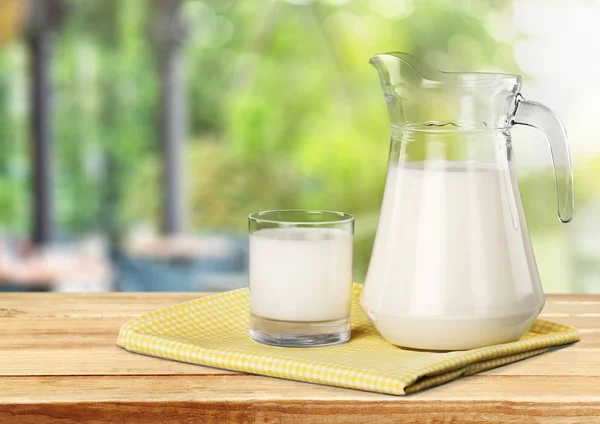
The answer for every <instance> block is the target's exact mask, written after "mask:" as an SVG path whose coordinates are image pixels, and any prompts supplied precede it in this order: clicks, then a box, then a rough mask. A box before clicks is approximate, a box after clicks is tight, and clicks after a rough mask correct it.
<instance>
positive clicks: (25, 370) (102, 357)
mask: <svg viewBox="0 0 600 424" xmlns="http://www.w3.org/2000/svg"><path fill="white" fill-rule="evenodd" d="M111 344H112V345H108V346H105V347H95V348H84V349H78V348H64V349H29V350H18V351H11V350H7V351H0V356H1V357H2V360H1V361H0V376H52V375H63V376H64V375H73V376H76V375H123V376H125V375H177V374H185V375H197V376H198V375H213V374H232V373H233V372H231V371H226V370H221V369H217V368H209V367H203V366H200V365H194V364H186V363H183V362H175V361H166V360H164V359H160V358H152V357H149V356H144V355H135V354H132V353H130V352H127V351H125V350H123V349H120V348H118V347H116V346H115V345H114V338H113V340H112V343H111ZM40 358H43V360H41V361H40Z"/></svg>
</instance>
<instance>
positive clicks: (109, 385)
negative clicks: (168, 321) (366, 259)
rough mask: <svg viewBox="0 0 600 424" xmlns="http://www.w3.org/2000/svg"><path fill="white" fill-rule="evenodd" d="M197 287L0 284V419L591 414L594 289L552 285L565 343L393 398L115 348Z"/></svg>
mask: <svg viewBox="0 0 600 424" xmlns="http://www.w3.org/2000/svg"><path fill="white" fill-rule="evenodd" d="M199 296H202V294H141V293H132V294H121V293H119V294H116V293H113V294H56V293H36V294H11V293H7V294H0V423H3V424H4V423H28V422H35V423H42V422H63V423H99V422H112V421H121V422H147V423H151V422H201V423H237V422H243V423H281V424H286V423H290V424H291V423H302V424H312V423H315V424H316V423H319V424H323V423H335V422H344V423H351V424H352V423H361V424H362V423H367V422H369V423H370V422H373V423H382V424H386V423H398V422H406V423H420V422H465V423H486V422H488V423H492V422H493V423H522V422H549V423H594V422H600V296H599V295H575V296H572V295H553V296H548V302H547V305H546V307H545V309H544V312H543V317H544V318H546V319H551V320H554V321H558V322H563V323H567V324H572V325H575V326H577V327H578V328H580V330H581V333H582V337H583V340H582V341H581V342H580V343H577V344H575V345H572V346H568V347H565V348H559V349H554V350H553V351H552V352H550V353H547V354H544V355H541V356H538V357H535V358H531V359H528V360H526V361H522V362H518V363H515V364H511V365H509V366H505V367H502V368H497V369H494V370H490V371H488V372H485V373H483V374H479V375H476V376H471V377H467V378H464V379H461V380H458V381H455V382H452V383H450V384H447V385H445V386H442V387H437V388H433V389H430V390H427V391H424V392H421V393H417V394H415V395H410V396H405V397H394V396H387V395H380V394H375V393H368V392H360V391H356V390H348V389H340V388H334V387H326V386H320V385H314V384H307V383H299V382H293V381H286V380H279V379H273V378H267V377H260V376H251V375H246V374H242V373H234V372H228V371H224V370H218V369H213V368H207V367H200V366H195V365H191V364H184V363H178V362H173V361H164V360H160V359H156V358H150V357H144V356H140V355H134V354H131V353H128V352H125V351H124V350H122V349H119V348H117V347H116V346H115V340H116V335H117V332H118V329H119V327H120V325H121V324H122V323H123V322H125V321H126V320H127V319H129V318H131V317H133V316H138V315H140V314H143V313H146V312H149V311H152V310H155V309H157V308H161V307H164V306H168V305H170V304H173V303H178V302H183V301H187V300H191V299H194V298H197V297H199Z"/></svg>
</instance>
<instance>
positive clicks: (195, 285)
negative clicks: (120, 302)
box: [111, 237, 248, 292]
mask: <svg viewBox="0 0 600 424" xmlns="http://www.w3.org/2000/svg"><path fill="white" fill-rule="evenodd" d="M227 240H228V242H230V243H231V248H230V251H231V254H230V255H227V256H224V257H206V258H203V257H199V258H193V259H158V258H157V259H151V258H136V257H132V256H130V255H128V254H126V253H124V252H122V251H120V250H118V249H113V250H112V252H111V261H112V264H113V270H114V272H115V287H116V289H117V290H119V291H127V292H129V291H146V292H195V291H206V290H207V287H208V281H209V280H210V279H211V278H214V277H215V276H218V275H220V274H224V275H227V274H236V275H242V274H246V273H247V269H248V240H247V238H246V237H227Z"/></svg>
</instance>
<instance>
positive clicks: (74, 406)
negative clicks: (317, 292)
mask: <svg viewBox="0 0 600 424" xmlns="http://www.w3.org/2000/svg"><path fill="white" fill-rule="evenodd" d="M0 387H4V388H5V389H4V390H3V395H2V397H1V398H0V400H1V402H0V404H1V405H2V406H0V422H3V423H12V422H19V423H22V422H35V420H38V421H37V422H39V420H40V419H41V420H44V421H45V422H54V421H60V420H63V421H61V422H73V423H74V422H79V423H94V422H101V421H100V420H102V421H103V422H106V421H135V422H168V421H171V420H179V421H186V422H187V421H189V422H192V420H198V422H202V423H216V422H245V423H255V422H261V423H265V422H270V423H302V424H310V423H315V424H316V423H334V422H345V423H357V424H358V423H365V422H377V423H383V424H385V423H397V422H455V421H458V420H460V422H470V423H475V422H478V423H481V422H496V423H497V422H512V423H517V422H532V421H534V420H535V419H536V418H539V419H543V420H544V422H557V423H558V422H570V423H571V422H573V423H584V422H586V423H590V422H596V421H598V419H599V417H600V379H599V378H597V377H573V378H570V379H566V380H565V379H563V378H552V377H509V376H504V377H490V376H474V377H471V378H468V379H463V380H459V381H456V382H453V383H452V384H451V385H446V386H442V387H438V388H434V389H430V390H427V391H425V392H421V393H419V394H418V395H411V396H405V397H394V396H387V395H380V394H375V393H368V392H360V391H356V390H347V389H339V388H333V387H325V386H319V385H314V384H305V383H298V382H292V381H285V380H279V379H273V378H263V377H255V376H246V375H227V376H212V377H204V378H202V379H198V378H194V377H190V376H172V377H168V378H167V377H161V378H160V379H157V378H153V377H131V378H129V379H128V380H127V384H126V385H125V384H123V380H122V379H119V378H115V377H42V378H33V377H32V378H0ZM24 419H25V420H30V421H24Z"/></svg>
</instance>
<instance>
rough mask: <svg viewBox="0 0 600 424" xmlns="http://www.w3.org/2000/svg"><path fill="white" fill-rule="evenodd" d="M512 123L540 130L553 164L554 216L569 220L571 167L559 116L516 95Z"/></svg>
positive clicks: (563, 129)
mask: <svg viewBox="0 0 600 424" xmlns="http://www.w3.org/2000/svg"><path fill="white" fill-rule="evenodd" d="M512 121H513V122H512V123H514V124H519V125H527V126H529V127H533V128H537V129H538V130H540V131H541V132H542V133H543V134H544V136H545V137H546V140H548V144H549V145H550V153H551V155H552V164H553V165H554V179H555V180H556V197H557V201H558V218H559V219H560V220H561V221H562V222H565V223H566V222H569V221H571V219H572V218H573V204H574V200H573V198H574V196H573V168H572V167H571V156H570V154H569V146H568V144H567V131H566V129H565V126H564V125H563V123H562V122H561V120H560V119H559V118H558V116H556V114H555V113H554V112H552V110H550V109H548V108H547V107H546V106H544V105H543V104H540V103H537V102H532V101H530V100H525V99H524V98H523V96H521V95H520V94H519V95H517V109H516V112H515V115H514V117H513V120H512Z"/></svg>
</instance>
